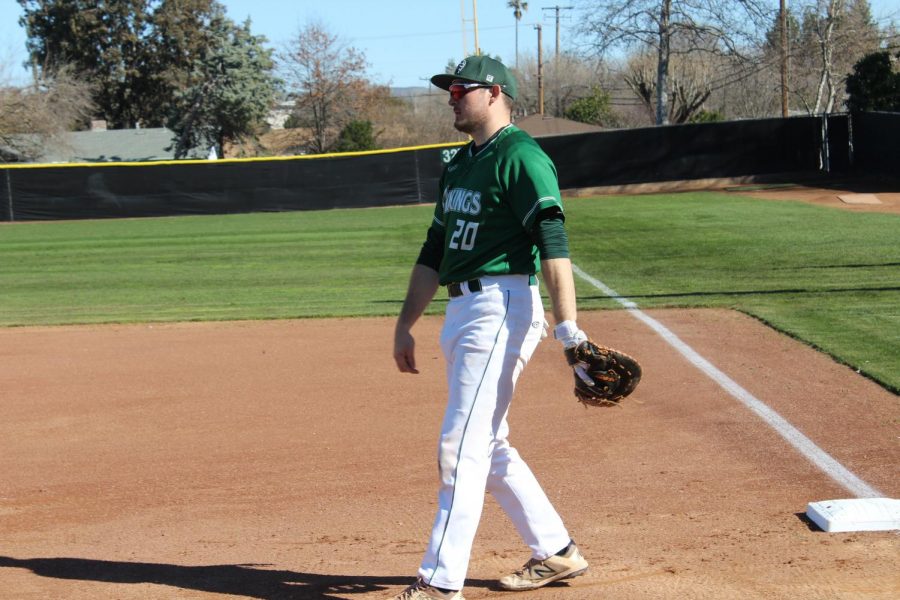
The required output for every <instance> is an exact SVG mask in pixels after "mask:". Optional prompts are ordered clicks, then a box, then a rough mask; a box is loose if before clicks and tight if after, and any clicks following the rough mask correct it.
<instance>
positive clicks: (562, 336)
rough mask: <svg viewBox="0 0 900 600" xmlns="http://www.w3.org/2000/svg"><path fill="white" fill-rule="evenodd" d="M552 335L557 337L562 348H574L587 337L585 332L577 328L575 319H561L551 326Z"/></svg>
mask: <svg viewBox="0 0 900 600" xmlns="http://www.w3.org/2000/svg"><path fill="white" fill-rule="evenodd" d="M553 337H555V338H556V339H558V340H559V341H560V342H561V343H562V345H563V347H564V348H574V347H575V346H577V345H578V344H580V343H581V342H583V341H585V340H586V339H587V334H585V333H584V332H583V331H581V330H580V329H578V325H577V324H576V323H575V321H562V322H561V323H557V325H556V327H554V328H553Z"/></svg>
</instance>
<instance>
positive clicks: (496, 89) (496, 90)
mask: <svg viewBox="0 0 900 600" xmlns="http://www.w3.org/2000/svg"><path fill="white" fill-rule="evenodd" d="M502 93H503V90H502V89H501V88H500V86H499V85H492V86H491V99H492V100H500V95H501V94H502Z"/></svg>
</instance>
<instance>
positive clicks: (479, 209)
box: [429, 125, 562, 285]
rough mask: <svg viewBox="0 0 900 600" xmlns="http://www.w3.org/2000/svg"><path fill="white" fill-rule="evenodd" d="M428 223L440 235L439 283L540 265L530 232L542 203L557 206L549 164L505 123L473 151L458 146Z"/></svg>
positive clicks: (534, 146) (531, 270)
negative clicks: (477, 149)
mask: <svg viewBox="0 0 900 600" xmlns="http://www.w3.org/2000/svg"><path fill="white" fill-rule="evenodd" d="M440 192H441V194H440V199H439V200H438V202H437V204H436V206H435V209H434V222H433V223H432V225H431V228H432V232H433V234H435V235H429V238H432V239H434V240H439V239H440V240H443V253H442V259H441V263H440V268H439V270H438V273H439V277H440V283H441V285H446V284H448V283H452V282H459V281H467V280H469V279H475V278H478V277H482V276H485V275H507V274H524V275H532V274H535V273H537V272H538V271H540V260H539V256H538V250H537V247H536V246H535V244H534V241H533V238H532V236H531V230H532V227H533V226H534V222H535V217H536V216H537V215H538V213H540V212H541V211H542V210H544V209H545V208H550V207H557V208H558V209H559V210H560V211H562V201H561V200H560V194H559V183H558V180H557V175H556V167H554V165H553V162H552V161H551V160H550V157H548V156H547V155H546V154H545V153H544V151H543V150H541V147H540V146H538V144H537V142H535V141H534V139H532V138H531V136H530V135H528V134H527V133H525V132H524V131H522V130H521V129H518V128H517V127H515V126H513V125H509V126H507V127H506V128H504V129H502V130H501V131H500V132H499V133H497V134H495V135H494V137H493V138H492V139H491V140H490V141H489V142H488V143H487V144H486V145H485V146H484V147H482V148H480V149H479V151H478V152H477V153H475V152H474V144H473V143H470V144H469V145H467V146H464V147H463V148H461V149H460V150H459V152H457V153H456V156H454V157H453V159H452V160H451V161H450V163H449V164H448V165H447V167H446V168H445V169H444V174H443V176H442V177H441V181H440Z"/></svg>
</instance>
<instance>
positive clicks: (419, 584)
mask: <svg viewBox="0 0 900 600" xmlns="http://www.w3.org/2000/svg"><path fill="white" fill-rule="evenodd" d="M393 600H466V599H465V598H463V595H462V592H442V591H441V590H439V589H437V588H434V587H431V586H430V585H428V584H427V583H425V582H424V581H422V579H416V582H415V583H414V584H412V585H411V586H409V587H408V588H406V589H405V590H403V591H402V592H400V593H399V594H398V595H396V596H394V598H393Z"/></svg>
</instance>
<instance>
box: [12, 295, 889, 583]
mask: <svg viewBox="0 0 900 600" xmlns="http://www.w3.org/2000/svg"><path fill="white" fill-rule="evenodd" d="M647 312H648V314H650V315H652V316H653V317H654V318H656V319H658V320H659V321H661V322H662V323H664V324H665V325H666V326H667V327H668V328H669V329H671V330H672V331H673V332H675V333H676V334H677V335H678V336H680V337H681V339H683V340H684V341H685V342H686V343H688V344H689V345H691V346H692V347H693V348H694V349H695V350H697V351H698V352H699V353H700V354H701V355H703V356H704V357H706V358H707V359H709V360H710V361H711V362H712V363H713V364H714V365H715V366H717V367H718V368H719V369H721V370H722V371H724V372H725V373H727V374H728V375H729V376H730V377H731V378H733V379H734V380H736V381H737V382H738V383H739V384H740V385H742V386H744V387H745V388H746V389H747V390H748V391H750V392H751V393H752V394H754V395H755V396H756V397H758V398H759V399H760V400H762V401H763V402H765V403H767V404H768V405H769V406H770V407H772V408H773V409H774V410H776V411H777V412H779V413H780V414H781V415H782V416H783V417H784V418H785V419H787V420H788V421H790V422H791V423H792V424H793V425H794V426H796V427H797V428H798V429H800V430H801V431H802V432H803V433H804V434H805V435H806V436H808V437H809V438H810V439H812V441H813V442H815V443H816V444H817V445H818V446H819V447H821V448H822V449H823V450H825V451H826V452H828V453H830V454H831V455H832V456H833V457H834V458H836V459H837V460H838V461H840V462H841V463H842V464H843V465H844V466H846V467H847V468H848V469H850V470H851V471H853V472H854V473H855V474H856V475H858V476H859V477H861V478H862V479H863V480H865V481H866V482H867V483H869V484H870V485H872V486H874V487H876V488H878V489H879V490H880V491H882V492H883V493H884V494H885V495H887V496H891V497H897V496H898V495H900V480H898V477H897V465H898V464H900V444H898V439H900V437H898V436H900V411H898V397H897V396H895V395H893V394H891V393H889V392H887V391H885V390H884V389H882V388H880V387H878V386H877V385H875V384H874V383H872V382H871V381H868V380H866V379H864V378H862V377H860V376H858V375H857V374H856V373H854V372H853V371H852V370H850V369H849V368H847V367H844V366H841V365H838V364H836V363H834V362H833V361H831V360H830V359H828V358H827V357H824V356H822V355H820V354H818V353H816V352H815V351H813V350H812V349H810V348H808V347H806V346H803V345H802V344H800V343H798V342H796V341H794V340H792V339H789V338H787V337H785V336H782V335H780V334H778V333H776V332H774V331H772V330H770V329H768V328H766V327H765V326H763V325H762V324H760V323H758V322H756V321H755V320H753V319H751V318H749V317H746V316H744V315H741V314H738V313H733V312H728V311H718V310H690V311H679V310H657V311H647ZM440 321H441V320H440V319H439V318H426V319H424V320H423V321H422V322H420V324H418V325H417V326H416V328H415V330H414V333H415V334H416V336H417V341H418V347H417V351H418V361H419V366H420V369H421V371H422V373H421V374H420V375H415V376H413V375H402V374H400V373H398V372H397V371H396V368H395V367H394V365H393V360H392V358H391V339H392V329H393V320H392V319H345V320H315V321H267V322H235V323H203V324H201V323H197V324H173V325H134V326H102V327H94V326H88V327H55V328H14V329H0V382H2V399H0V473H2V474H3V476H2V479H0V590H2V592H0V596H2V597H3V598H16V599H46V598H66V599H72V600H81V599H88V598H90V599H96V598H118V599H123V600H125V599H127V600H130V599H138V598H141V599H146V598H175V599H185V598H302V599H306V598H317V599H337V598H340V599H360V600H363V599H375V598H387V597H390V596H391V595H392V594H394V593H396V592H398V591H399V590H401V589H402V588H403V587H404V586H405V585H407V584H408V583H409V582H410V581H411V580H412V578H413V576H414V574H415V569H416V567H417V565H418V561H419V559H420V557H421V554H422V551H423V550H424V544H425V541H426V538H427V534H428V531H429V529H430V525H431V521H432V518H433V516H434V515H433V511H434V510H435V497H436V476H437V475H436V467H435V455H436V445H437V434H438V431H439V427H440V419H441V415H442V411H443V405H444V382H443V377H444V371H443V361H442V358H441V356H440V354H439V350H438V346H437V337H438V329H439V326H440ZM579 322H580V324H581V325H582V327H584V329H585V330H586V331H588V332H593V333H594V335H595V336H596V337H597V338H598V339H599V340H600V341H602V342H603V343H605V344H608V345H611V346H614V347H618V348H621V349H622V350H624V351H626V352H629V353H630V354H633V355H635V356H636V357H638V358H639V360H641V362H642V363H643V365H644V372H645V376H644V380H643V381H642V383H641V384H640V386H639V388H638V390H637V391H636V392H635V394H634V395H633V396H632V397H631V398H629V400H628V401H627V402H626V403H625V405H624V406H622V407H621V408H613V409H585V408H583V407H582V406H581V405H579V404H577V403H576V402H575V400H574V398H573V397H572V396H571V392H570V389H571V381H570V377H571V374H570V372H569V369H568V368H567V367H566V365H565V362H564V359H563V357H562V353H561V352H559V349H558V347H557V344H556V343H555V342H553V341H552V340H546V341H545V342H544V343H542V344H541V346H540V347H539V348H538V351H537V353H536V355H535V357H534V358H533V360H532V364H530V365H529V367H528V368H527V369H526V370H525V373H524V375H523V377H522V380H521V383H520V386H519V390H518V392H517V397H516V399H515V400H514V402H513V407H512V414H511V427H512V436H511V439H512V441H513V443H514V444H515V445H516V446H517V447H518V448H519V450H520V451H521V452H522V454H523V455H524V457H525V458H526V460H527V461H528V462H529V463H530V465H531V467H532V468H533V469H534V470H535V471H536V473H537V475H538V478H539V479H540V480H541V482H542V483H543V485H544V487H545V489H546V491H547V492H548V494H549V495H550V496H551V498H552V499H553V500H554V502H555V503H556V505H557V507H558V509H559V511H560V512H561V514H562V515H563V517H564V519H565V520H566V522H567V525H568V526H569V528H570V531H571V533H572V535H573V536H574V538H575V539H576V541H577V542H578V543H579V545H580V547H581V548H582V550H583V551H584V553H585V555H586V556H587V558H588V560H589V561H590V563H591V568H590V570H589V572H588V573H587V574H586V575H585V576H583V577H580V578H578V579H574V580H572V581H571V582H570V583H562V584H558V585H554V586H552V587H549V588H545V589H543V590H539V591H535V592H523V593H519V594H510V593H508V592H506V593H504V592H501V591H499V590H498V589H497V588H496V586H495V583H494V582H495V580H496V579H497V578H498V577H499V576H501V575H503V574H505V573H507V572H508V571H510V570H512V569H514V568H517V567H518V566H520V565H521V564H522V563H523V562H525V560H526V559H527V558H528V556H527V550H526V549H525V548H524V546H523V545H522V543H521V542H520V541H519V539H518V538H517V535H516V533H515V531H514V530H513V528H512V525H511V524H510V523H509V521H508V520H507V519H506V517H505V516H504V515H503V514H502V513H501V512H500V511H499V509H498V508H497V506H496V504H495V503H494V502H493V501H492V500H490V499H489V500H488V502H487V503H486V508H485V514H484V518H483V521H482V526H481V528H480V530H479V533H478V537H477V539H476V544H475V548H474V551H473V555H472V562H471V566H470V580H469V582H468V585H467V588H466V590H465V594H466V597H467V598H470V599H472V598H512V597H513V595H514V596H515V598H517V599H518V598H521V599H523V600H526V599H539V598H540V599H547V600H549V599H557V598H559V599H571V600H583V599H593V598H605V599H609V600H619V599H637V598H641V599H644V598H694V599H705V598H716V599H721V598H742V599H748V598H749V599H763V598H766V599H771V598H783V599H788V598H790V599H798V598H801V599H804V598H809V599H813V598H828V599H848V600H849V599H854V600H858V599H885V600H887V599H889V598H890V599H893V598H897V597H900V576H898V570H897V565H898V558H900V536H898V534H897V533H896V532H872V533H838V534H828V533H823V532H821V531H818V530H817V529H816V528H815V526H814V525H811V524H810V523H808V522H807V521H806V520H805V519H804V518H803V516H802V513H803V512H804V510H805V508H806V504H807V503H808V502H810V501H815V500H825V499H834V498H841V497H848V493H847V492H846V491H845V490H843V489H842V488H841V487H840V486H839V485H837V484H836V483H834V482H833V481H832V480H831V479H830V478H829V477H828V476H827V475H826V474H824V473H823V472H821V471H820V470H818V469H817V468H816V467H814V466H813V465H812V464H811V463H809V462H808V461H807V460H806V459H804V458H802V457H801V456H800V455H799V454H797V453H796V452H795V451H794V450H793V449H792V448H791V447H790V446H789V445H788V444H787V443H786V442H785V441H783V440H782V439H781V438H780V437H779V436H778V434H777V433H775V432H774V431H773V430H772V429H770V428H769V427H768V426H767V425H765V424H764V423H762V422H761V421H760V420H759V419H758V418H757V417H756V416H755V415H754V414H752V413H751V412H750V411H749V410H747V409H746V408H744V407H743V406H742V405H740V404H739V403H738V402H737V401H736V400H734V399H733V398H731V397H730V396H729V395H728V394H727V393H726V392H724V391H723V390H722V389H721V388H719V387H718V386H717V385H716V384H715V383H713V382H712V381H711V380H709V379H707V378H706V377H705V376H704V375H703V374H701V373H700V371H698V370H697V369H696V368H695V367H694V366H692V365H691V364H689V363H687V362H686V361H685V360H684V359H683V358H681V357H680V355H677V354H676V353H675V352H674V351H673V350H672V349H671V348H670V347H669V346H668V345H666V343H665V342H664V341H663V340H662V339H661V338H659V337H658V336H657V335H656V334H655V333H653V332H652V331H650V330H649V329H648V328H647V327H646V326H645V325H643V324H642V323H640V322H639V321H637V320H635V319H633V318H632V317H631V316H630V315H629V314H628V313H626V312H624V311H603V312H592V313H583V314H582V315H581V317H580V318H579Z"/></svg>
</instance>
